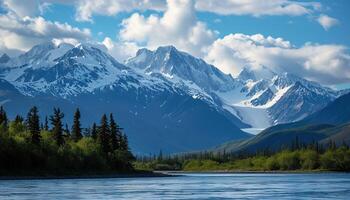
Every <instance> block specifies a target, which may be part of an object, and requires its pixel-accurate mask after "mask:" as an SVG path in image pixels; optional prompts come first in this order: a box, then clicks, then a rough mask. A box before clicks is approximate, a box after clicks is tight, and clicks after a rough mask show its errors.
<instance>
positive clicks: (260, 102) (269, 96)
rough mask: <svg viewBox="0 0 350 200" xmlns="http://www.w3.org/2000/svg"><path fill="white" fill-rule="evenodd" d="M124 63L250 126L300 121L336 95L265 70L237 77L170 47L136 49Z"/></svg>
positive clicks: (262, 127) (285, 75)
mask: <svg viewBox="0 0 350 200" xmlns="http://www.w3.org/2000/svg"><path fill="white" fill-rule="evenodd" d="M126 65H127V66H129V67H130V68H134V69H139V70H141V71H142V72H143V73H144V74H146V75H154V74H157V75H158V76H162V77H163V78H164V79H166V80H169V81H171V82H174V83H184V85H186V86H187V88H189V89H190V91H191V90H192V93H193V90H194V91H196V92H199V93H202V96H205V97H207V98H208V99H211V100H212V101H211V103H213V104H215V106H217V107H221V108H223V109H225V110H227V111H228V112H230V113H231V114H232V115H234V116H236V117H237V118H239V119H240V120H241V121H242V122H244V123H246V124H249V125H251V127H253V128H259V129H264V128H267V127H268V126H271V125H274V124H278V123H285V122H291V121H296V120H300V119H302V118H304V117H306V116H308V115H310V114H312V113H313V112H315V111H317V110H319V109H321V108H322V107H324V106H325V105H326V104H327V103H328V102H330V101H332V100H334V99H335V98H336V97H338V96H339V95H340V93H339V92H337V91H334V90H332V89H330V88H327V87H324V86H321V85H320V84H317V83H315V82H311V81H308V80H305V79H302V78H300V77H297V76H294V75H292V74H289V73H278V72H274V71H272V70H271V69H269V68H268V67H266V66H261V67H260V68H257V69H254V70H252V69H248V68H244V69H243V70H242V71H241V73H240V74H239V75H238V77H237V78H232V76H231V75H226V74H224V73H222V72H221V71H220V70H218V69H217V68H216V67H215V66H212V65H209V64H207V63H206V62H205V61H203V60H201V59H198V58H195V57H193V56H191V55H189V54H187V53H184V52H181V51H178V50H177V49H175V48H174V47H172V46H167V47H159V48H158V49H156V50H155V51H150V50H148V49H141V50H139V51H138V53H137V55H136V56H135V57H134V58H131V59H129V60H128V61H127V62H126Z"/></svg>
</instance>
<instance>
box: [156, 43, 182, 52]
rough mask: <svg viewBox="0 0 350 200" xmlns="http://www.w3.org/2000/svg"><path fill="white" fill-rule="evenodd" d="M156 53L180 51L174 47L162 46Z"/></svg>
mask: <svg viewBox="0 0 350 200" xmlns="http://www.w3.org/2000/svg"><path fill="white" fill-rule="evenodd" d="M156 51H163V52H164V51H166V52H169V51H178V50H177V49H176V47H175V46H173V45H167V46H160V47H158V48H157V50H156Z"/></svg>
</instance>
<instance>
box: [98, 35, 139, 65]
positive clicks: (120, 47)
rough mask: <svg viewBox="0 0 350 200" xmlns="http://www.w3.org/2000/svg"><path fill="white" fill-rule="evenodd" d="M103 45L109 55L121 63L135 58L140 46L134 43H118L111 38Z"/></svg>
mask: <svg viewBox="0 0 350 200" xmlns="http://www.w3.org/2000/svg"><path fill="white" fill-rule="evenodd" d="M102 44H103V45H104V46H105V47H106V48H107V49H108V53H109V54H111V55H112V56H113V57H114V58H116V59H117V60H118V61H119V62H124V61H125V60H126V59H128V58H130V57H132V56H135V53H136V52H137V50H139V46H137V45H136V44H135V43H132V42H116V41H113V40H112V39H111V38H109V37H106V38H105V39H104V40H103V41H102Z"/></svg>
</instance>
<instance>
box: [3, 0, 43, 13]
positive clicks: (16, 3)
mask: <svg viewBox="0 0 350 200" xmlns="http://www.w3.org/2000/svg"><path fill="white" fill-rule="evenodd" d="M2 4H3V6H4V7H5V8H6V9H8V10H9V11H11V12H14V13H16V14H17V15H18V16H20V17H25V16H33V15H36V14H37V13H38V12H39V3H38V1H37V0H26V1H25V2H24V1H23V0H3V3H2Z"/></svg>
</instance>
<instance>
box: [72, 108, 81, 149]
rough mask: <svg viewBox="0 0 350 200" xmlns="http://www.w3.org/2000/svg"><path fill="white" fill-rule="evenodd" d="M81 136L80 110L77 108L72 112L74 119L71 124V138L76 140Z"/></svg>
mask: <svg viewBox="0 0 350 200" xmlns="http://www.w3.org/2000/svg"><path fill="white" fill-rule="evenodd" d="M82 137H83V135H82V134H81V124H80V111H79V109H77V110H76V111H75V113H74V120H73V126H72V138H73V140H74V141H76V142H77V141H78V140H80V139H81V138H82Z"/></svg>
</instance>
